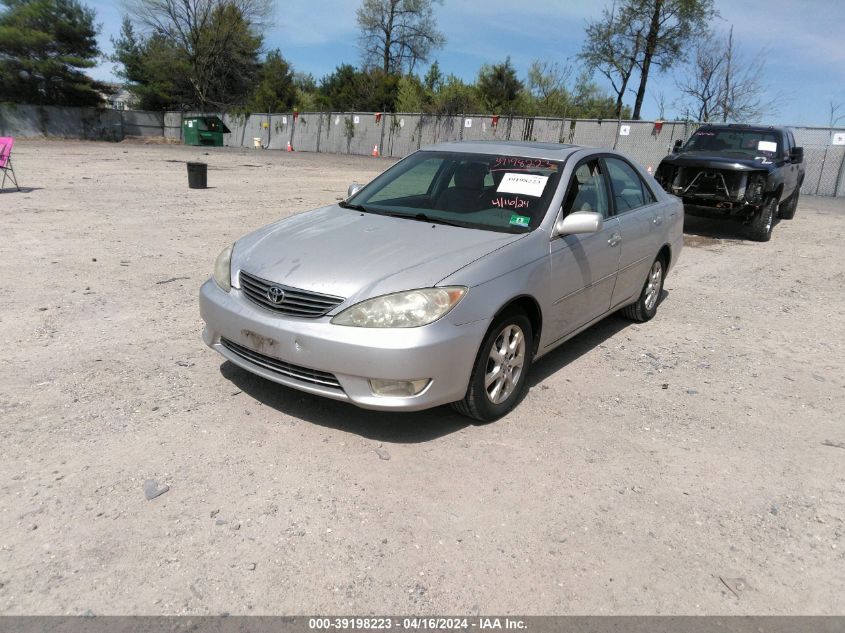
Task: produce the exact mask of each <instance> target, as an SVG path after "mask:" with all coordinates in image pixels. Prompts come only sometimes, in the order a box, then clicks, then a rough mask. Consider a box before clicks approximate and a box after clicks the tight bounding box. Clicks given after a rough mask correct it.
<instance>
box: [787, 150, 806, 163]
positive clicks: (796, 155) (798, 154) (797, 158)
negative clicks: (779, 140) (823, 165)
mask: <svg viewBox="0 0 845 633" xmlns="http://www.w3.org/2000/svg"><path fill="white" fill-rule="evenodd" d="M789 160H791V161H792V162H793V163H803V162H804V148H803V147H793V148H792V151H791V152H789Z"/></svg>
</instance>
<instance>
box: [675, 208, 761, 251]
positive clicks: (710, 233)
mask: <svg viewBox="0 0 845 633" xmlns="http://www.w3.org/2000/svg"><path fill="white" fill-rule="evenodd" d="M747 239H748V235H747V229H746V227H745V225H744V224H742V222H739V221H737V220H728V219H725V218H702V217H697V216H693V215H688V216H686V217H685V218H684V246H693V247H695V246H706V245H708V244H712V243H715V242H716V241H717V240H731V241H746V240H747Z"/></svg>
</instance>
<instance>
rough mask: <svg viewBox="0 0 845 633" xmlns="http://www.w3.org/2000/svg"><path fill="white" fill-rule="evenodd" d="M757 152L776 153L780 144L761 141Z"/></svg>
mask: <svg viewBox="0 0 845 633" xmlns="http://www.w3.org/2000/svg"><path fill="white" fill-rule="evenodd" d="M757 151H760V152H776V151H778V144H777V143H774V142H772V141H760V142H759V143H757Z"/></svg>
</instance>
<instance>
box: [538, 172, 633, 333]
mask: <svg viewBox="0 0 845 633" xmlns="http://www.w3.org/2000/svg"><path fill="white" fill-rule="evenodd" d="M578 211H595V212H597V213H601V214H602V216H603V218H604V227H603V228H602V230H601V231H598V232H597V233H586V234H581V235H562V236H559V237H557V238H555V239H553V240H552V241H551V244H550V248H551V251H550V255H551V257H550V266H551V271H550V273H551V275H550V279H551V282H550V290H551V298H552V306H551V309H550V319H549V326H548V327H550V331H551V333H552V335H553V336H552V338H551V340H552V341H556V340H558V339H560V338H562V337H564V336H566V335H567V334H569V333H570V332H573V331H574V330H576V329H578V328H579V327H581V326H582V325H585V324H586V323H589V322H590V321H593V320H594V319H596V318H597V317H599V316H601V315H602V314H604V313H606V312H607V311H608V309H609V307H610V298H611V296H612V294H613V286H614V284H615V281H616V268H617V266H618V264H619V252H620V248H619V240H620V234H619V222H618V220H617V219H616V218H614V217H612V213H611V206H610V200H609V192H608V190H607V179H606V178H605V176H604V167H603V165H602V163H601V160H600V159H598V158H593V159H592V160H589V159H588V160H584V161H582V162H581V163H580V164H579V165H577V166H576V168H575V171H574V173H573V175H572V178H571V180H570V182H569V184H568V186H567V191H566V195H565V196H564V203H563V205H562V207H561V213H560V216H559V218H558V219H560V218H563V217H566V216H567V215H568V214H570V213H576V212H578Z"/></svg>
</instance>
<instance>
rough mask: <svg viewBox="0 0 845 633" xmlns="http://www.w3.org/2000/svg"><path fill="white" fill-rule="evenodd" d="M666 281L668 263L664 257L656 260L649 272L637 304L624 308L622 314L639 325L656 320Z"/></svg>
mask: <svg viewBox="0 0 845 633" xmlns="http://www.w3.org/2000/svg"><path fill="white" fill-rule="evenodd" d="M664 279H666V262H664V261H663V258H662V257H658V258H657V259H655V260H654V263H653V264H652V265H651V268H650V269H649V271H648V277H646V280H645V283H644V284H643V289H642V292H640V298H639V299H637V302H636V303H632V304H631V305H629V306H625V307H624V308H622V314H623V315H625V317H626V318H628V319H631V320H632V321H636V322H638V323H645V322H646V321H650V320H651V319H653V318H654V315H655V314H657V305H658V304H659V303H660V294H661V293H662V292H663V280H664Z"/></svg>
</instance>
